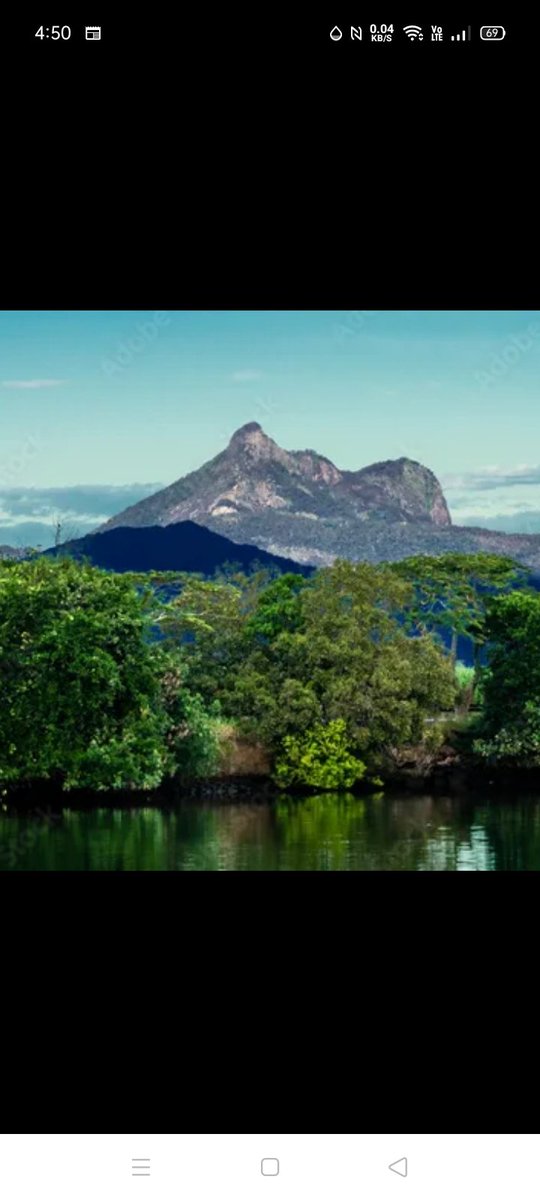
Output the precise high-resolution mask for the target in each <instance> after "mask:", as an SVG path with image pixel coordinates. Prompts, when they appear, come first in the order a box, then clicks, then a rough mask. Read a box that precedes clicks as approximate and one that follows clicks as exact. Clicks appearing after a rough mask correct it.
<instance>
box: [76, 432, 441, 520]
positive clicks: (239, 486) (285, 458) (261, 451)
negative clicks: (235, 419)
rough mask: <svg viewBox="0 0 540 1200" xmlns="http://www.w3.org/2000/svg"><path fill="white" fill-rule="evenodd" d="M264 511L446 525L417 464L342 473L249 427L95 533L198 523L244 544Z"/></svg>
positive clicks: (434, 484) (431, 478)
mask: <svg viewBox="0 0 540 1200" xmlns="http://www.w3.org/2000/svg"><path fill="white" fill-rule="evenodd" d="M269 510H271V511H274V512H287V513H288V514H290V515H291V516H296V517H300V518H303V519H304V520H305V519H307V520H319V519H325V518H326V519H333V520H335V519H338V520H344V519H346V520H371V519H379V520H380V519H384V520H391V519H393V520H404V521H410V522H412V523H414V522H417V521H428V522H430V523H432V524H435V525H440V526H445V525H450V524H451V518H450V513H449V511H448V506H447V504H446V500H445V498H444V495H443V492H442V488H441V486H440V484H439V481H438V480H437V479H436V477H435V475H434V474H433V472H432V471H430V470H429V468H427V467H424V466H423V465H422V464H421V463H418V462H416V461H415V460H413V459H409V458H405V457H402V458H399V459H387V460H386V461H384V462H380V463H372V464H370V465H368V466H367V467H361V468H360V469H359V470H357V471H346V470H341V469H340V468H338V467H336V466H335V464H334V463H333V462H331V460H330V459H329V458H326V457H325V456H324V455H322V454H319V453H318V452H317V451H315V450H311V449H306V450H284V449H283V448H282V447H281V446H278V444H277V443H276V442H275V441H273V439H272V438H270V437H269V436H268V435H267V434H266V433H265V432H264V430H263V429H262V428H261V426H260V425H259V423H258V422H257V421H251V422H249V423H248V424H247V425H243V426H241V428H240V429H237V430H236V431H235V433H233V435H232V437H231V439H230V441H229V444H228V446H227V447H226V448H225V450H222V451H220V453H219V454H217V455H216V456H215V457H214V458H212V459H210V461H209V462H207V463H204V464H203V465H202V467H199V468H198V469H197V470H195V471H191V472H190V473H189V474H188V475H185V476H183V477H182V478H180V479H178V480H176V481H175V482H173V483H172V484H169V485H168V487H166V488H162V489H160V491H158V492H156V493H154V494H153V495H152V496H147V497H145V498H144V499H142V500H140V501H139V502H138V503H137V504H134V505H131V506H130V507H129V508H127V509H124V510H123V511H122V512H121V513H119V514H117V515H116V516H115V517H112V518H110V519H109V520H108V521H107V522H105V523H104V525H102V526H101V527H100V530H99V532H102V531H104V530H106V529H111V528H114V527H115V526H117V525H123V526H124V527H125V526H128V525H149V524H154V525H168V524H173V523H174V522H175V521H179V520H195V521H198V522H199V523H200V524H203V525H207V526H208V528H213V529H214V530H216V529H222V530H223V532H225V533H226V536H230V537H233V539H237V538H238V539H240V540H241V538H242V521H243V519H244V518H247V517H249V516H250V515H252V514H257V513H259V514H260V513H268V511H269ZM216 522H217V524H216Z"/></svg>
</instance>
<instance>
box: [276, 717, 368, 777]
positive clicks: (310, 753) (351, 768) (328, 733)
mask: <svg viewBox="0 0 540 1200" xmlns="http://www.w3.org/2000/svg"><path fill="white" fill-rule="evenodd" d="M365 772H366V767H365V764H364V763H363V762H361V761H360V759H358V758H355V757H354V755H353V754H351V753H350V751H349V748H348V743H347V736H346V724H345V721H343V720H335V721H330V722H329V723H328V725H315V726H314V727H313V728H312V729H310V730H308V732H307V733H304V734H300V735H298V734H289V735H288V736H286V737H284V739H283V742H282V749H281V753H280V755H279V757H278V759H277V760H276V764H275V778H276V782H277V783H278V784H279V786H280V787H283V788H290V787H294V786H295V785H297V786H300V787H312V788H316V789H320V790H321V791H342V790H344V791H346V790H347V789H348V788H351V787H352V786H353V785H354V784H355V783H356V782H357V780H359V779H362V777H363V775H365Z"/></svg>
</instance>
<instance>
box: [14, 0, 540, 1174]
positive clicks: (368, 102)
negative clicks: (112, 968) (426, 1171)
mask: <svg viewBox="0 0 540 1200" xmlns="http://www.w3.org/2000/svg"><path fill="white" fill-rule="evenodd" d="M412 15H413V16H414V14H412ZM487 15H489V14H487ZM494 15H495V16H498V17H499V19H500V23H499V24H491V25H487V24H481V23H479V22H478V21H475V20H473V14H472V13H469V14H467V13H466V12H465V11H464V12H463V15H461V14H457V15H456V17H455V19H452V20H450V21H443V20H442V18H439V16H438V14H437V13H436V12H435V11H433V13H432V14H431V16H430V20H429V21H425V20H423V19H422V20H420V22H418V21H412V22H408V21H407V20H404V19H402V17H399V19H398V17H397V16H396V14H392V13H391V12H390V11H388V12H387V13H386V12H383V11H382V9H381V8H380V6H378V7H377V6H376V8H375V9H371V10H370V9H369V8H366V9H364V10H363V11H362V12H360V11H359V12H357V13H356V12H355V14H352V12H349V11H348V10H347V9H346V6H340V5H339V4H338V5H337V6H334V8H332V7H331V6H330V8H327V10H326V14H325V15H323V16H319V15H317V16H316V17H314V16H311V17H309V18H300V16H299V15H298V14H294V15H290V14H289V16H287V17H286V18H285V17H283V19H282V18H280V17H279V14H278V13H277V12H274V13H273V14H272V15H271V16H269V15H268V14H267V15H266V16H265V18H264V20H263V19H262V15H261V14H260V13H258V14H255V15H252V16H251V17H250V20H249V22H246V23H241V27H239V28H235V29H233V28H232V26H231V22H230V21H228V20H225V19H224V17H223V14H222V15H221V16H220V18H219V20H217V22H213V21H209V23H208V25H207V26H205V25H204V23H203V22H202V19H201V17H200V15H197V14H195V13H194V12H190V13H188V14H185V15H182V16H181V17H180V16H179V15H178V14H176V15H174V14H173V15H172V16H170V17H167V19H166V21H165V19H163V20H161V19H160V20H158V19H157V16H156V15H155V14H151V15H148V16H147V17H145V20H144V23H143V24H142V25H141V23H140V22H139V21H136V20H135V19H134V18H131V19H130V20H128V21H126V22H122V21H121V20H120V19H119V18H118V17H114V16H112V15H110V14H109V15H107V14H106V13H102V14H99V13H97V14H96V13H94V14H90V13H89V14H88V19H89V20H91V22H92V23H90V24H86V23H85V20H82V19H80V18H79V15H78V14H77V13H75V12H71V11H66V10H64V11H63V12H62V13H59V15H58V16H57V18H54V14H49V13H47V12H45V10H44V11H43V14H42V15H41V16H38V17H37V18H36V19H33V18H32V19H31V18H30V17H28V16H26V15H25V16H24V17H21V18H20V20H19V19H17V18H16V17H14V16H12V18H11V22H12V29H11V33H10V49H9V53H10V55H11V56H12V58H11V63H9V62H8V49H7V46H6V44H4V48H3V54H4V58H5V66H6V72H9V70H10V69H11V70H15V68H16V67H17V64H25V69H26V71H27V72H30V74H31V76H32V79H33V80H34V81H35V87H36V88H39V94H40V96H41V97H42V102H43V121H46V122H47V132H46V135H45V131H44V130H43V129H42V131H41V134H40V135H39V136H38V133H37V130H36V128H35V127H34V129H33V130H32V131H30V130H29V128H28V126H27V125H25V121H26V118H25V117H24V114H23V112H22V110H21V111H20V112H15V111H14V108H13V106H12V108H11V110H10V111H11V114H12V115H11V118H10V129H9V133H10V137H12V138H13V137H14V138H15V139H17V137H18V141H19V146H18V152H19V158H17V159H14V160H13V161H14V164H16V165H14V176H15V178H16V179H17V180H18V181H19V182H18V184H17V187H18V189H19V195H20V204H21V211H20V213H19V215H18V218H16V215H15V214H13V215H12V216H11V217H10V220H9V222H8V227H7V229H8V233H9V231H11V230H12V231H13V234H12V235H11V233H9V236H8V237H7V239H6V248H5V253H6V273H5V278H4V280H3V284H2V291H3V296H4V307H3V308H2V311H1V313H0V362H1V379H0V403H1V412H2V452H1V461H0V677H1V684H2V697H3V703H2V708H1V712H0V797H1V809H0V869H1V871H2V874H3V875H4V876H11V875H19V874H21V873H25V874H28V875H32V874H39V875H43V874H46V875H48V874H51V873H58V872H61V873H66V872H68V873H77V874H78V873H103V872H106V873H110V872H114V873H116V874H123V873H126V872H130V873H132V872H136V873H141V874H144V875H147V874H149V873H155V872H159V873H167V874H170V875H185V874H188V873H189V874H191V873H219V872H221V873H237V872H241V873H243V874H249V873H261V872H265V873H271V874H274V873H283V872H284V873H298V872H303V873H308V874H317V873H321V872H324V873H344V872H346V873H355V874H356V873H362V874H366V873H369V874H373V873H376V874H379V873H384V874H388V873H404V872H405V873H417V872H423V873H430V874H431V873H448V872H451V873H455V872H457V873H462V872H535V871H537V870H538V869H539V868H540V832H539V830H540V822H539V816H540V800H539V792H538V787H539V781H540V673H539V668H538V666H537V661H536V659H537V653H536V651H537V644H540V642H539V638H540V582H539V581H540V466H539V462H540V419H539V416H538V402H537V401H538V387H539V383H540V306H537V307H535V306H534V296H533V297H532V299H533V303H532V304H531V297H530V290H528V289H526V288H524V289H522V291H521V293H520V290H519V287H518V286H516V281H515V280H514V286H513V287H512V286H510V287H507V285H506V277H505V274H504V273H505V270H506V268H507V267H508V265H509V256H510V257H512V256H513V260H514V265H515V264H516V261H518V260H519V259H520V251H519V248H518V247H519V244H520V243H519V239H520V238H521V237H523V236H524V230H525V229H526V226H527V218H526V216H524V217H523V220H522V222H521V223H520V222H518V221H517V220H516V219H515V218H513V217H512V219H511V220H510V217H509V214H510V208H509V204H510V203H512V202H514V203H515V202H517V203H518V204H522V205H523V203H526V196H525V195H524V193H525V192H526V189H525V188H524V187H523V185H522V182H521V180H522V176H521V174H520V169H518V167H517V166H516V171H515V179H516V189H517V195H516V194H514V196H512V194H511V192H512V188H510V187H507V185H508V182H509V181H508V178H507V164H508V155H509V154H510V157H513V158H514V159H516V156H517V155H518V146H519V137H520V134H521V132H522V131H523V130H524V129H525V128H526V123H527V120H528V119H529V108H528V96H527V90H526V89H527V70H528V61H529V53H530V48H529V46H528V42H527V37H526V36H525V31H524V29H523V27H521V26H519V24H518V23H516V22H515V21H514V20H513V19H512V14H511V13H510V12H507V13H502V14H497V13H495V14H494ZM83 16H84V14H83ZM405 16H407V14H405ZM518 61H521V63H522V67H523V77H522V91H521V93H520V96H519V105H520V108H519V110H518V108H517V107H515V106H514V107H513V104H514V101H512V99H511V97H509V95H508V90H507V89H508V86H509V80H510V79H511V77H512V71H513V70H514V68H515V66H516V63H517V62H518ZM17 69H18V68H17ZM145 72H146V75H145ZM503 91H504V95H505V100H504V104H505V112H506V124H504V125H500V124H499V128H498V145H499V150H498V154H499V158H498V159H497V158H495V159H494V158H493V157H492V153H491V150H490V145H491V137H492V134H493V126H494V125H497V124H498V123H499V115H498V114H499V113H500V111H501V102H502V92H503ZM12 101H13V104H14V100H13V96H12ZM512 114H513V115H512ZM508 121H509V122H510V125H509V126H508ZM51 123H52V124H51ZM53 135H54V136H53ZM508 139H510V141H509V140H508ZM45 142H47V148H46V146H45ZM60 143H62V144H60ZM25 146H26V147H27V148H30V147H31V148H32V155H33V156H34V158H33V161H34V171H35V174H34V178H33V179H31V178H28V177H27V178H26V179H25V182H24V183H22V182H21V180H22V178H23V176H22V175H21V170H22V164H21V155H22V158H23V159H24V153H23V152H24V147H25ZM505 146H506V147H507V149H506V150H505V149H504V147H505ZM14 190H16V189H14ZM10 199H11V202H13V201H14V196H12V197H10ZM24 211H26V212H27V216H26V217H25V218H23V212H24ZM512 211H513V210H512ZM31 214H33V217H32V220H30V224H33V226H34V227H33V229H32V230H30V229H29V219H30V217H31ZM23 219H24V220H25V222H26V232H25V234H24V237H23V235H22V224H21V222H22V221H23ZM9 241H12V244H11V245H8V244H7V243H8V242H9ZM30 241H31V242H32V248H31V249H30ZM528 252H529V255H531V256H534V253H535V239H534V237H533V233H532V229H531V230H530V233H529V236H528ZM521 265H522V266H524V265H525V264H524V263H523V261H522V263H521ZM526 273H527V272H525V274H526ZM514 301H517V302H518V303H516V304H515V303H514ZM246 886H249V885H248V884H247V882H246ZM384 1178H385V1186H387V1187H391V1186H395V1184H396V1181H395V1180H394V1179H393V1178H387V1177H386V1176H385V1177H384ZM397 1183H398V1186H400V1184H399V1181H397ZM258 1186H268V1185H267V1184H266V1183H265V1184H264V1185H261V1182H260V1180H258ZM270 1186H272V1185H270ZM274 1186H276V1187H287V1186H288V1184H287V1176H286V1174H285V1178H284V1179H282V1178H280V1179H279V1180H277V1181H276V1182H275V1185H274ZM407 1186H408V1185H407Z"/></svg>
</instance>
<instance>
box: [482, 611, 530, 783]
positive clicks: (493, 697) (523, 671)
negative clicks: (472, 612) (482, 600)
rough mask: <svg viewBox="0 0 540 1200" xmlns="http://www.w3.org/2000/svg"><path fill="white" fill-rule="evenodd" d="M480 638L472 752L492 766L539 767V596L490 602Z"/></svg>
mask: <svg viewBox="0 0 540 1200" xmlns="http://www.w3.org/2000/svg"><path fill="white" fill-rule="evenodd" d="M486 637H487V638H488V639H489V651H488V665H487V668H486V670H485V671H484V672H483V678H482V686H483V704H484V712H483V729H482V736H481V737H479V738H478V739H477V741H476V742H475V748H476V750H477V751H478V752H479V753H480V754H482V755H483V756H484V757H486V758H491V759H493V760H494V761H497V760H505V759H506V760H508V761H509V762H517V763H521V764H523V765H524V766H531V765H534V766H536V765H540V596H539V595H538V594H537V593H532V592H513V593H512V594H510V595H508V596H499V597H495V598H493V599H492V600H491V603H490V605H489V608H488V613H487V617H486Z"/></svg>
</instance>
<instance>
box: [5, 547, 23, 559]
mask: <svg viewBox="0 0 540 1200" xmlns="http://www.w3.org/2000/svg"><path fill="white" fill-rule="evenodd" d="M25 555H26V550H22V549H20V548H19V547H17V546H0V558H24V557H25Z"/></svg>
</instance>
